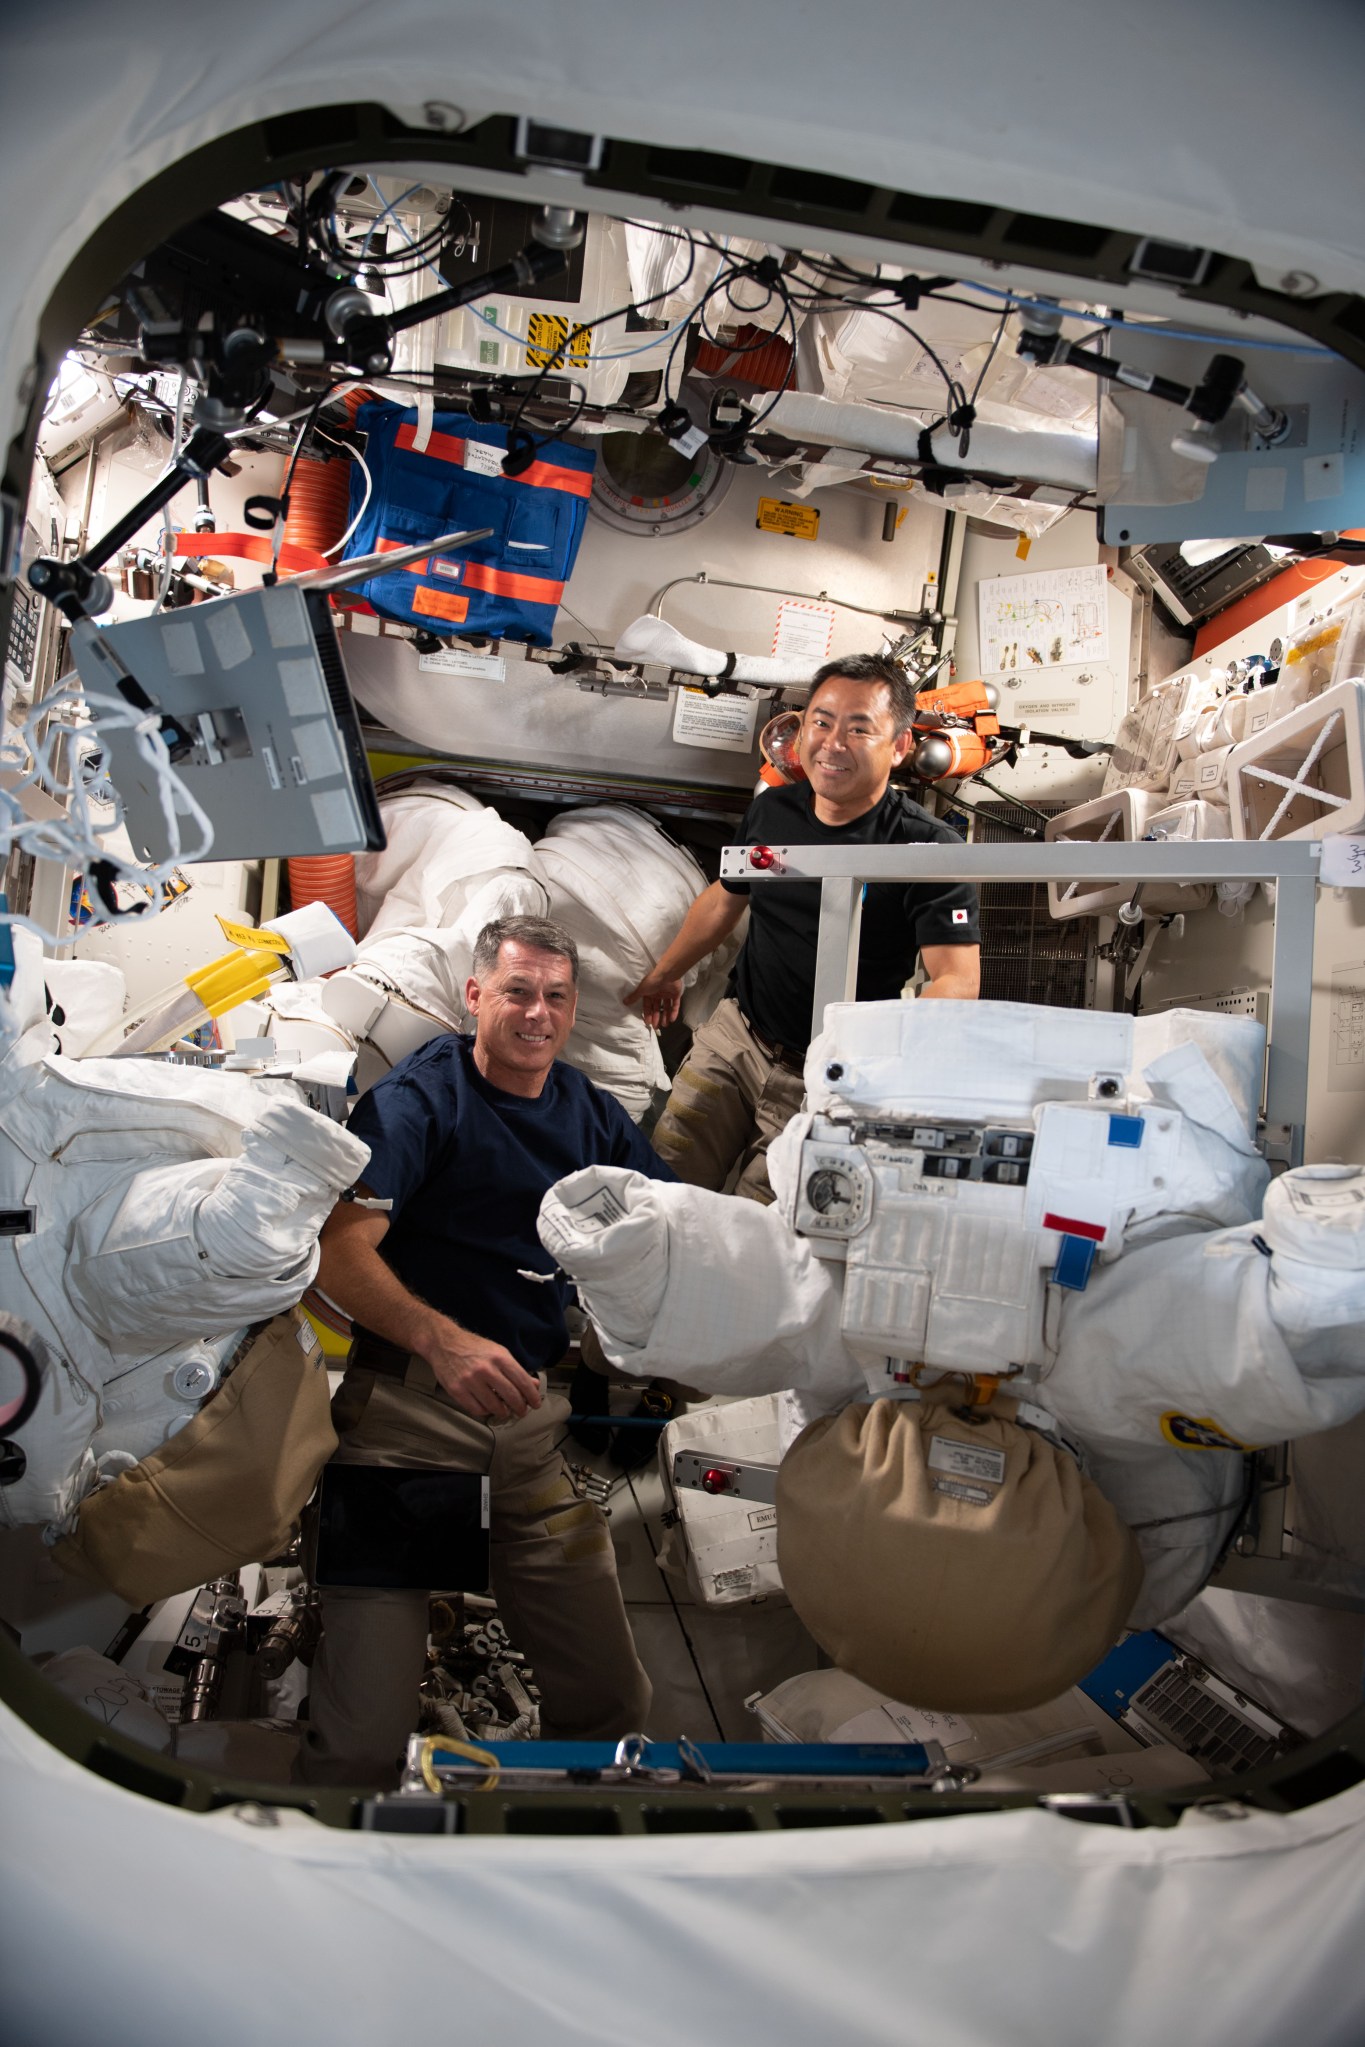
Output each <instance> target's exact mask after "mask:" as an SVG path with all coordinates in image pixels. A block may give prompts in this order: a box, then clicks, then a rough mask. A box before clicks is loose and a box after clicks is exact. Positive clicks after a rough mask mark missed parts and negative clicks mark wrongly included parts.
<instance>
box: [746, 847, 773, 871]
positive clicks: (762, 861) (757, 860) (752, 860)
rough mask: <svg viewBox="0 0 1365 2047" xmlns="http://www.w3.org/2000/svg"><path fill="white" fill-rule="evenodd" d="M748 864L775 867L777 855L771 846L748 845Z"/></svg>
mask: <svg viewBox="0 0 1365 2047" xmlns="http://www.w3.org/2000/svg"><path fill="white" fill-rule="evenodd" d="M749 865H750V866H751V867H776V865H777V855H776V853H774V851H773V849H772V847H771V846H750V848H749Z"/></svg>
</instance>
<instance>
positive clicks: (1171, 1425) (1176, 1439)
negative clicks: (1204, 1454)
mask: <svg viewBox="0 0 1365 2047" xmlns="http://www.w3.org/2000/svg"><path fill="white" fill-rule="evenodd" d="M1161 1433H1162V1435H1163V1436H1164V1437H1165V1438H1166V1441H1167V1442H1168V1443H1173V1444H1174V1445H1175V1447H1176V1449H1177V1450H1257V1449H1259V1448H1260V1445H1259V1444H1258V1443H1243V1442H1241V1441H1240V1440H1239V1439H1238V1438H1237V1437H1236V1436H1230V1435H1229V1434H1228V1432H1227V1430H1226V1429H1225V1428H1223V1427H1222V1426H1221V1425H1220V1424H1219V1423H1218V1422H1216V1421H1215V1420H1214V1419H1213V1417H1212V1415H1207V1414H1202V1415H1199V1416H1195V1415H1192V1414H1176V1413H1174V1412H1169V1413H1167V1414H1163V1415H1162V1417H1161Z"/></svg>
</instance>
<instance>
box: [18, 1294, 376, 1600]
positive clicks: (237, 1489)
mask: <svg viewBox="0 0 1365 2047" xmlns="http://www.w3.org/2000/svg"><path fill="white" fill-rule="evenodd" d="M323 1367H324V1359H323V1355H322V1349H321V1346H320V1345H319V1343H318V1340H317V1337H316V1335H315V1333H314V1331H313V1329H312V1328H311V1326H310V1325H309V1323H308V1321H307V1320H306V1318H305V1317H304V1316H303V1315H302V1314H301V1313H300V1311H299V1310H298V1309H297V1308H291V1309H289V1310H288V1312H287V1313H285V1314H283V1315H276V1316H274V1317H273V1318H272V1319H271V1320H270V1321H269V1322H267V1323H266V1324H265V1326H264V1328H262V1329H261V1331H260V1332H259V1334H258V1335H257V1336H256V1338H255V1340H254V1341H253V1342H252V1344H251V1346H250V1348H249V1350H248V1351H247V1353H246V1355H245V1357H243V1359H242V1360H241V1362H240V1364H238V1365H237V1367H236V1369H235V1370H234V1371H232V1372H231V1373H230V1374H229V1375H228V1377H227V1379H226V1380H225V1381H224V1383H223V1385H222V1386H221V1387H220V1388H219V1390H218V1391H217V1392H216V1393H215V1394H213V1395H212V1396H211V1397H210V1398H209V1400H208V1401H206V1402H205V1404H204V1406H203V1407H201V1408H200V1410H199V1412H198V1413H197V1414H196V1415H195V1416H194V1418H193V1420H192V1421H190V1422H188V1423H187V1424H186V1425H185V1427H184V1428H183V1429H181V1430H180V1431H179V1432H178V1433H177V1434H176V1435H174V1436H172V1437H171V1439H170V1441H169V1442H168V1443H164V1444H163V1445H162V1447H161V1448H160V1449H159V1450H157V1451H156V1452H155V1453H154V1454H153V1455H152V1456H150V1457H145V1458H144V1459H143V1460H142V1462H141V1464H138V1465H135V1466H134V1467H133V1469H132V1470H131V1471H126V1472H124V1473H123V1474H122V1475H121V1476H120V1477H118V1478H116V1479H115V1480H114V1482H113V1484H112V1485H108V1486H103V1487H101V1489H100V1490H99V1491H98V1492H95V1493H92V1494H91V1495H90V1497H89V1498H88V1499H87V1500H85V1501H84V1502H83V1504H82V1506H81V1508H80V1513H79V1517H78V1519H77V1522H76V1527H75V1530H74V1532H73V1533H72V1534H71V1535H68V1536H64V1537H63V1538H62V1540H61V1541H60V1542H59V1543H58V1544H57V1545H56V1547H55V1549H54V1551H53V1555H54V1556H55V1557H56V1559H57V1561H58V1563H60V1564H61V1565H62V1566H63V1567H64V1568H65V1569H66V1570H68V1571H71V1572H73V1573H74V1574H75V1575H76V1576H78V1577H84V1578H93V1579H94V1580H95V1581H96V1582H97V1583H98V1584H100V1585H101V1586H104V1587H106V1588H108V1589H110V1590H112V1591H114V1592H117V1593H118V1594H119V1596H120V1597H121V1598H123V1599H126V1600H127V1601H128V1603H129V1605H130V1606H145V1605H147V1603H148V1602H149V1601H151V1600H155V1599H166V1598H169V1596H170V1595H171V1594H172V1593H173V1592H184V1591H187V1590H188V1589H189V1588H190V1587H191V1586H193V1585H202V1584H205V1583H207V1581H208V1580H209V1579H211V1578H216V1577H219V1576H220V1575H221V1574H222V1573H223V1572H224V1571H232V1570H235V1569H236V1568H237V1567H238V1566H239V1565H240V1564H249V1563H258V1562H260V1561H261V1560H262V1559H263V1558H265V1557H270V1556H274V1555H275V1554H276V1552H277V1551H278V1550H280V1549H281V1548H282V1547H283V1546H284V1544H285V1542H286V1541H287V1540H288V1538H289V1534H290V1531H291V1529H292V1528H293V1525H294V1523H295V1521H296V1520H297V1519H298V1516H299V1514H300V1512H301V1511H302V1509H303V1507H304V1505H305V1503H306V1501H307V1500H308V1498H309V1495H310V1494H311V1493H312V1490H313V1487H314V1486H315V1485H316V1484H317V1480H318V1474H319V1472H320V1471H321V1470H322V1467H323V1465H324V1464H325V1463H326V1462H327V1459H328V1458H329V1457H330V1456H331V1454H332V1452H333V1451H334V1450H335V1449H336V1447H337V1439H336V1432H335V1431H334V1429H333V1427H332V1420H331V1410H330V1405H329V1400H328V1388H327V1373H326V1371H325V1370H324V1368H323Z"/></svg>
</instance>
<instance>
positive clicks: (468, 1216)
mask: <svg viewBox="0 0 1365 2047" xmlns="http://www.w3.org/2000/svg"><path fill="white" fill-rule="evenodd" d="M347 1127H348V1128H349V1129H350V1130H351V1132H352V1133H353V1134H354V1135H355V1136H356V1137H359V1138H361V1139H363V1141H364V1142H365V1143H366V1144H368V1145H369V1147H370V1162H369V1164H368V1165H367V1166H366V1168H365V1170H364V1172H363V1174H362V1175H361V1178H362V1179H363V1180H364V1182H365V1184H366V1185H367V1186H369V1187H373V1189H374V1191H375V1193H376V1194H377V1195H378V1196H379V1197H380V1199H381V1200H390V1201H392V1202H393V1209H392V1212H391V1214H390V1217H389V1229H388V1233H387V1235H386V1236H385V1238H384V1241H383V1243H382V1245H381V1247H380V1255H381V1257H383V1258H384V1260H385V1261H386V1263H387V1264H389V1265H390V1266H391V1267H392V1268H393V1270H394V1271H395V1272H396V1273H397V1275H398V1277H399V1279H401V1280H402V1282H403V1284H404V1286H406V1287H408V1288H409V1289H410V1290H411V1291H412V1292H413V1293H415V1294H417V1295H418V1296H419V1297H420V1298H421V1299H422V1300H424V1301H427V1302H429V1303H430V1305H431V1306H432V1307H433V1308H439V1309H440V1311H441V1313H442V1314H444V1315H449V1316H451V1317H452V1318H453V1319H454V1320H455V1321H456V1322H459V1323H460V1324H461V1325H462V1326H463V1327H464V1328H466V1329H472V1330H474V1331H475V1333H476V1334H477V1335H479V1336H487V1337H491V1338H492V1340H493V1341H494V1342H495V1343H501V1344H505V1345H506V1347H507V1349H508V1350H510V1351H511V1353H512V1355H513V1357H514V1358H515V1359H516V1360H517V1363H518V1364H520V1365H524V1366H525V1368H526V1370H527V1371H528V1372H540V1371H544V1370H545V1369H546V1368H547V1367H548V1366H550V1365H553V1364H555V1363H556V1362H557V1361H558V1359H560V1358H562V1357H563V1355H564V1352H565V1351H566V1349H567V1348H568V1342H569V1336H568V1330H567V1328H566V1326H565V1322H564V1308H565V1304H566V1302H567V1301H568V1299H569V1287H568V1284H567V1282H566V1281H565V1280H563V1279H548V1280H546V1281H543V1282H539V1283H538V1282H537V1281H535V1280H533V1279H524V1278H523V1277H522V1274H523V1273H524V1272H543V1273H546V1274H552V1273H553V1272H554V1269H555V1262H554V1259H553V1258H551V1256H550V1255H549V1253H548V1252H547V1251H546V1250H545V1249H544V1247H543V1246H542V1244H541V1241H540V1239H539V1237H538V1236H537V1235H536V1217H537V1215H538V1214H539V1212H540V1203H541V1197H542V1196H543V1195H544V1194H545V1192H546V1190H547V1188H549V1187H552V1186H553V1185H554V1183H555V1181H556V1180H560V1179H562V1178H563V1177H564V1175H565V1174H566V1173H573V1172H577V1170H578V1168H579V1167H580V1166H593V1165H597V1166H633V1167H634V1169H635V1171H636V1172H637V1173H644V1174H646V1175H647V1176H648V1177H649V1178H650V1179H651V1180H673V1179H676V1177H677V1175H676V1174H675V1173H674V1172H673V1170H672V1168H671V1167H670V1166H666V1165H665V1164H664V1162H663V1160H662V1159H661V1158H660V1157H659V1155H658V1153H657V1152H656V1151H655V1150H654V1148H653V1146H652V1145H651V1144H650V1143H649V1141H648V1139H647V1138H644V1137H642V1136H641V1134H640V1132H639V1131H638V1130H637V1129H636V1127H635V1125H634V1124H633V1123H632V1122H631V1120H630V1118H629V1116H628V1115H627V1114H626V1112H625V1110H624V1109H623V1108H622V1107H621V1104H620V1103H619V1102H618V1101H617V1100H616V1099H615V1097H614V1096H612V1095H609V1094H604V1093H603V1091H602V1090H601V1089H600V1088H596V1087H594V1086H593V1084H592V1082H591V1081H590V1080H589V1079H588V1078H587V1077H586V1075H584V1074H582V1073H580V1072H579V1071H578V1069H577V1068H576V1067H573V1066H567V1065H565V1064H564V1062H563V1061H562V1060H559V1059H557V1060H556V1061H555V1063H554V1065H553V1066H552V1067H551V1068H550V1073H549V1077H548V1079H547V1080H546V1082H545V1086H544V1088H543V1089H542V1091H541V1093H540V1094H539V1095H537V1096H536V1097H535V1099H534V1100H530V1099H528V1098H527V1097H526V1096H524V1095H513V1094H508V1093H507V1092H506V1090H505V1089H503V1088H500V1087H494V1086H493V1084H492V1082H491V1081H488V1080H485V1079H484V1077H483V1075H482V1074H481V1073H480V1072H479V1069H478V1067H477V1066H476V1065H475V1064H474V1041H473V1039H472V1038H466V1037H460V1036H456V1035H451V1036H449V1037H440V1038H433V1039H432V1040H431V1042H430V1043H429V1044H426V1045H422V1046H420V1047H419V1049H418V1050H417V1051H416V1052H412V1053H410V1054H409V1055H408V1057H407V1058H406V1059H403V1060H400V1062H399V1063H398V1065H397V1066H395V1067H394V1069H393V1072H392V1073H387V1074H385V1076H384V1078H383V1079H382V1080H381V1081H379V1082H378V1083H377V1084H376V1085H375V1086H374V1087H373V1088H371V1090H370V1092H369V1093H368V1094H367V1095H364V1096H362V1097H361V1099H360V1101H359V1102H357V1104H356V1106H355V1110H354V1112H353V1114H352V1116H351V1119H350V1123H349V1125H348V1126H347Z"/></svg>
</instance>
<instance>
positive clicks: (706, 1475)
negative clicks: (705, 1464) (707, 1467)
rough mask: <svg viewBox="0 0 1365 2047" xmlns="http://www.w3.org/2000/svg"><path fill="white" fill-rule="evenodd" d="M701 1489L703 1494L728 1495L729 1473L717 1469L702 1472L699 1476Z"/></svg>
mask: <svg viewBox="0 0 1365 2047" xmlns="http://www.w3.org/2000/svg"><path fill="white" fill-rule="evenodd" d="M701 1489H702V1491H703V1492H704V1493H728V1492H729V1490H730V1473H729V1472H728V1471H721V1470H720V1469H719V1468H716V1469H713V1470H711V1471H704V1472H703V1473H702V1475H701Z"/></svg>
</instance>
